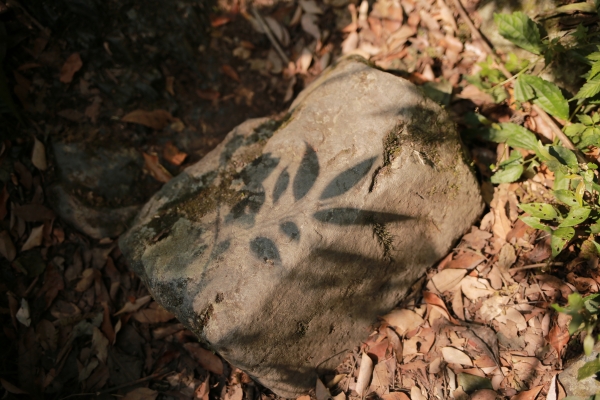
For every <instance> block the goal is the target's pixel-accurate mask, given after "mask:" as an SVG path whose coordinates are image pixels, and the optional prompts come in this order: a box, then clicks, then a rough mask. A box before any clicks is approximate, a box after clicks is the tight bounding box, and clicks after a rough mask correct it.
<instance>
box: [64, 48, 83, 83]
mask: <svg viewBox="0 0 600 400" xmlns="http://www.w3.org/2000/svg"><path fill="white" fill-rule="evenodd" d="M82 66H83V61H81V57H80V56H79V53H73V54H71V55H70V56H69V58H67V61H65V63H64V64H63V66H62V68H61V69H60V81H61V82H62V83H71V82H72V81H73V76H74V75H75V73H76V72H77V71H79V70H80V69H81V67H82Z"/></svg>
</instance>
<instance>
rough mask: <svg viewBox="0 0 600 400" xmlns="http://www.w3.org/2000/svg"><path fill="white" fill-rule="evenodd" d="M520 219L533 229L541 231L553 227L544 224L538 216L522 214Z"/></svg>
mask: <svg viewBox="0 0 600 400" xmlns="http://www.w3.org/2000/svg"><path fill="white" fill-rule="evenodd" d="M519 219H520V220H521V221H523V222H524V223H525V224H527V225H529V226H530V227H532V228H533V229H539V230H540V231H544V232H550V231H551V229H550V227H549V226H548V225H544V224H542V220H541V219H539V218H536V217H529V216H520V217H519Z"/></svg>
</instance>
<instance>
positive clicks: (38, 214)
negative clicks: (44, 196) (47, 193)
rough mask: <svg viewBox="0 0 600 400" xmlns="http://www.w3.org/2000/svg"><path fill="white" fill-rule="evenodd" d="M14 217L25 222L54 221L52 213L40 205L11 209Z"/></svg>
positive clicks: (27, 205)
mask: <svg viewBox="0 0 600 400" xmlns="http://www.w3.org/2000/svg"><path fill="white" fill-rule="evenodd" d="M13 211H14V212H15V215H16V216H17V217H19V218H21V219H23V221H25V222H41V221H46V220H49V219H54V218H55V217H56V216H55V215H54V211H52V210H50V209H49V208H48V207H46V206H43V205H41V204H25V205H22V206H16V207H13Z"/></svg>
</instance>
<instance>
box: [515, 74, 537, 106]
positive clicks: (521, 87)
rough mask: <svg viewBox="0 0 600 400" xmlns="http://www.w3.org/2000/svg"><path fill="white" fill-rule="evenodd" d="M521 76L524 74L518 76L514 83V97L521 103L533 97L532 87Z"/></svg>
mask: <svg viewBox="0 0 600 400" xmlns="http://www.w3.org/2000/svg"><path fill="white" fill-rule="evenodd" d="M523 76H525V75H521V76H519V77H518V78H517V80H516V81H515V84H514V89H515V99H517V100H518V101H520V102H521V103H524V102H526V101H529V100H531V99H533V98H534V97H535V92H534V91H533V88H532V87H531V85H529V84H528V83H527V82H526V81H525V80H524V79H523Z"/></svg>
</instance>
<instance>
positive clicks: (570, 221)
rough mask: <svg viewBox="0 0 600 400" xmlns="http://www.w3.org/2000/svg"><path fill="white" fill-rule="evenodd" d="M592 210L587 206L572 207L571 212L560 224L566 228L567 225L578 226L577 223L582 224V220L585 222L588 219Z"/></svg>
mask: <svg viewBox="0 0 600 400" xmlns="http://www.w3.org/2000/svg"><path fill="white" fill-rule="evenodd" d="M591 211H592V210H590V209H589V208H585V207H575V208H571V210H570V211H569V214H568V215H567V216H566V217H565V219H564V220H563V221H562V222H561V223H560V225H558V226H559V227H561V228H564V227H567V226H577V225H579V224H581V223H582V222H584V221H585V220H586V219H588V217H589V216H590V212H591Z"/></svg>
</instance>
